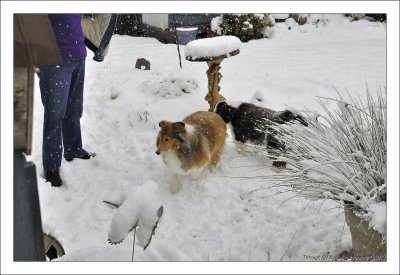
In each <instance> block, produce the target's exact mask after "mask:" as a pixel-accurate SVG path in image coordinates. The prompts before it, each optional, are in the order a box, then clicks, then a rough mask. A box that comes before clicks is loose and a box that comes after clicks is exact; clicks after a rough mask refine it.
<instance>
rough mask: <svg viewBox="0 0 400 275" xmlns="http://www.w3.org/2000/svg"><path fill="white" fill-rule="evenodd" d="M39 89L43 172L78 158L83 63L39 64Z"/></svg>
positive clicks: (83, 152)
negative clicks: (42, 115) (41, 110)
mask: <svg viewBox="0 0 400 275" xmlns="http://www.w3.org/2000/svg"><path fill="white" fill-rule="evenodd" d="M38 68H39V69H40V72H39V73H38V76H39V86H40V92H41V96H42V103H43V106H44V122H43V147H42V159H43V169H44V171H45V172H48V171H56V170H59V169H60V166H61V159H62V149H63V147H62V145H64V157H65V158H75V157H81V156H83V155H84V154H86V153H87V152H86V151H85V150H83V149H82V136H81V125H80V118H81V117H82V110H83V86H84V79H85V60H73V61H68V62H67V63H64V64H60V65H39V66H38Z"/></svg>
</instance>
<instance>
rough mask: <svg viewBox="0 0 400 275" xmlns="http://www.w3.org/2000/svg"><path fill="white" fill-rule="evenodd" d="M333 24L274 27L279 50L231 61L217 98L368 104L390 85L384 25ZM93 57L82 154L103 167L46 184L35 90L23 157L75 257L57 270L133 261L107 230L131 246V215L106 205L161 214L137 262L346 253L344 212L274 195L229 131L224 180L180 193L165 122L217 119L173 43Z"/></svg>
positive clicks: (196, 74) (83, 168)
mask: <svg viewBox="0 0 400 275" xmlns="http://www.w3.org/2000/svg"><path fill="white" fill-rule="evenodd" d="M327 18H328V19H329V21H328V22H327V24H325V25H324V24H318V25H310V24H307V25H304V26H292V28H291V30H288V28H287V25H286V24H285V23H278V24H277V25H276V26H275V27H274V32H273V34H272V36H271V38H270V39H261V40H257V41H250V42H248V43H245V44H243V45H242V46H241V52H240V54H239V55H237V56H233V57H231V58H228V59H226V60H224V61H223V62H222V69H221V73H222V76H223V78H222V80H221V83H220V86H221V94H222V95H224V96H225V97H226V98H227V99H228V100H229V101H246V102H253V103H257V104H259V105H261V106H264V107H268V108H271V109H275V110H283V109H284V108H286V107H292V108H296V109H298V110H300V111H304V110H306V109H307V110H316V111H320V110H321V109H320V106H319V105H318V104H317V102H316V100H317V97H331V98H334V97H335V96H336V90H335V89H336V88H337V89H339V90H342V89H348V91H349V92H350V93H352V95H359V96H360V97H362V98H363V97H364V96H365V87H366V85H367V86H368V87H369V88H370V89H371V90H375V89H376V87H381V86H384V85H386V46H387V45H386V25H385V24H381V23H372V22H367V21H364V20H361V21H357V22H352V23H349V22H348V21H347V20H345V19H344V18H342V17H340V16H337V15H328V16H327ZM184 48H185V47H184V46H181V53H183V52H184ZM91 57H92V56H91V54H90V53H89V55H88V58H87V67H86V82H85V99H84V100H85V101H84V115H83V117H82V120H81V123H82V131H83V144H84V148H85V149H86V150H88V151H90V152H95V153H96V154H97V156H96V157H95V158H93V159H91V160H88V161H87V160H86V161H85V160H74V161H73V162H70V163H69V162H66V161H63V162H62V168H61V177H62V179H63V183H64V185H63V186H62V187H61V188H52V187H50V184H49V183H48V182H45V180H44V179H43V167H42V164H41V144H42V143H41V140H42V123H43V106H42V104H41V99H40V91H39V87H38V79H37V78H36V79H35V99H34V104H35V106H34V112H35V113H34V123H33V131H34V133H33V151H32V155H31V156H29V157H28V159H29V160H32V161H34V162H35V164H36V167H37V173H38V187H39V196H40V205H41V214H42V223H43V230H44V232H45V233H50V234H51V235H53V236H55V237H56V238H57V239H58V240H59V241H60V242H61V244H62V245H63V247H64V249H65V251H66V255H65V256H63V257H61V258H59V259H57V261H75V262H76V261H78V262H81V261H131V260H132V244H133V238H134V236H133V232H131V233H129V234H128V235H127V236H126V238H125V240H124V241H122V242H121V243H120V244H118V245H111V244H110V243H109V242H108V238H109V233H110V230H111V229H113V232H112V233H115V234H117V235H118V234H119V235H123V232H122V233H121V231H124V230H123V229H124V228H123V225H121V227H120V228H118V226H116V225H115V224H113V225H112V224H111V223H112V221H113V218H115V214H116V213H118V211H120V210H121V209H122V208H120V209H118V210H117V209H114V208H112V207H110V206H109V205H107V204H106V203H104V202H103V201H105V200H106V201H111V202H115V203H122V204H123V205H125V206H126V207H125V208H124V212H122V211H120V212H119V218H121V219H122V220H124V218H125V220H128V219H130V218H131V217H132V216H133V215H134V213H133V214H132V212H134V211H136V210H137V208H135V207H136V206H137V207H144V208H149V209H151V210H154V209H158V207H159V206H161V205H162V206H163V209H164V211H163V216H162V218H161V219H160V221H159V223H158V226H157V228H156V231H155V235H154V236H153V238H152V241H151V243H150V245H149V246H148V248H147V249H146V251H143V249H142V248H141V247H140V245H141V244H140V241H138V236H136V237H137V238H136V246H135V250H134V251H135V254H134V261H142V262H143V261H144V262H146V261H153V262H160V261H169V262H171V261H173V262H175V261H179V262H180V261H190V262H197V261H202V262H207V261H229V262H233V261H237V262H242V261H245V262H249V261H252V262H253V261H258V262H267V261H271V262H279V261H284V262H289V261H290V262H293V261H296V262H302V261H315V259H321V256H322V255H326V254H329V255H331V256H332V257H336V256H338V255H339V254H340V253H341V252H343V251H346V250H349V249H350V248H351V236H350V232H349V229H348V227H347V225H346V224H345V221H344V214H343V209H341V208H339V205H338V204H337V203H335V202H332V201H323V200H317V201H309V200H306V199H304V198H301V197H298V196H296V194H294V193H292V192H282V191H283V190H282V189H279V188H271V187H272V185H273V183H272V182H270V181H269V180H268V179H265V176H269V175H275V174H276V173H284V171H277V170H274V169H273V168H272V167H271V164H272V162H271V161H270V160H269V159H268V158H267V157H265V156H262V155H257V154H255V153H251V152H246V151H238V149H237V147H236V146H235V144H234V143H233V140H232V136H231V134H230V132H229V137H228V141H227V144H226V147H225V153H224V155H223V156H222V160H221V166H220V167H219V169H217V171H216V172H214V173H211V172H209V171H206V172H205V173H204V174H203V176H202V177H201V178H200V179H198V180H186V181H185V182H184V184H183V186H182V189H181V190H180V191H179V192H178V193H176V194H171V192H170V190H169V188H170V187H169V185H170V182H171V176H170V175H169V173H168V171H167V170H166V167H165V165H164V163H163V162H162V159H161V157H160V156H158V155H156V154H155V151H156V137H157V134H158V130H159V127H158V122H159V121H161V120H171V121H179V120H181V119H183V118H184V117H185V116H187V115H188V114H190V113H192V112H194V111H198V110H207V109H208V107H209V106H208V104H207V102H206V101H205V100H204V96H205V95H206V93H207V77H206V70H207V65H206V64H205V63H203V62H188V61H186V60H185V59H184V58H182V65H183V68H182V69H180V68H179V60H178V53H177V49H176V45H173V44H162V43H160V42H158V41H157V40H155V39H152V38H135V37H129V36H119V35H115V36H114V37H113V40H112V42H111V46H110V49H109V54H108V55H107V56H106V58H105V60H104V61H103V62H101V63H97V62H95V61H93V60H92V58H91ZM182 57H183V56H182ZM138 58H146V59H147V60H149V61H150V62H151V70H149V71H145V70H138V69H135V62H136V59H138ZM256 98H262V99H263V102H258V101H257V100H256ZM332 106H334V104H332ZM258 176H263V178H262V179H261V178H258ZM130 210H131V212H130ZM149 215H150V214H149ZM127 223H129V221H127ZM118 229H120V231H119V232H118ZM116 231H117V232H116ZM137 233H138V234H137V235H139V232H137ZM139 239H140V236H139ZM275 267H276V266H275ZM264 268H265V267H264ZM115 272H119V271H118V270H116V271H115Z"/></svg>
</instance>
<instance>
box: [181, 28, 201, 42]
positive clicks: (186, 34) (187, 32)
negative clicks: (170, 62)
mask: <svg viewBox="0 0 400 275" xmlns="http://www.w3.org/2000/svg"><path fill="white" fill-rule="evenodd" d="M197 31H198V28H197V27H194V28H176V35H177V37H178V44H179V45H186V44H187V43H189V42H190V41H193V40H196V37H197Z"/></svg>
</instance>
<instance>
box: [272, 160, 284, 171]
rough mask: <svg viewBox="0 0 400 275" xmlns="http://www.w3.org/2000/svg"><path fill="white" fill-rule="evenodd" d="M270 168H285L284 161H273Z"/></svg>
mask: <svg viewBox="0 0 400 275" xmlns="http://www.w3.org/2000/svg"><path fill="white" fill-rule="evenodd" d="M272 166H275V167H278V168H281V169H283V168H286V162H285V161H280V160H275V161H273V162H272Z"/></svg>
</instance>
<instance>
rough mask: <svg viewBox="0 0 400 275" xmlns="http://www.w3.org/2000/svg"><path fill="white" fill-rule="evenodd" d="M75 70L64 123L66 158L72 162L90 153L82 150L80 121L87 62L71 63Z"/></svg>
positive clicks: (63, 133)
mask: <svg viewBox="0 0 400 275" xmlns="http://www.w3.org/2000/svg"><path fill="white" fill-rule="evenodd" d="M71 63H73V64H74V66H75V68H74V71H73V72H72V78H71V85H70V89H69V97H68V101H67V109H66V114H65V117H64V119H63V121H62V135H63V143H64V158H65V159H66V160H72V159H73V158H77V157H78V158H79V157H82V156H85V155H88V153H87V152H86V151H85V150H84V149H82V135H81V125H80V119H81V117H82V111H83V89H84V80H85V60H77V61H71Z"/></svg>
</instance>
